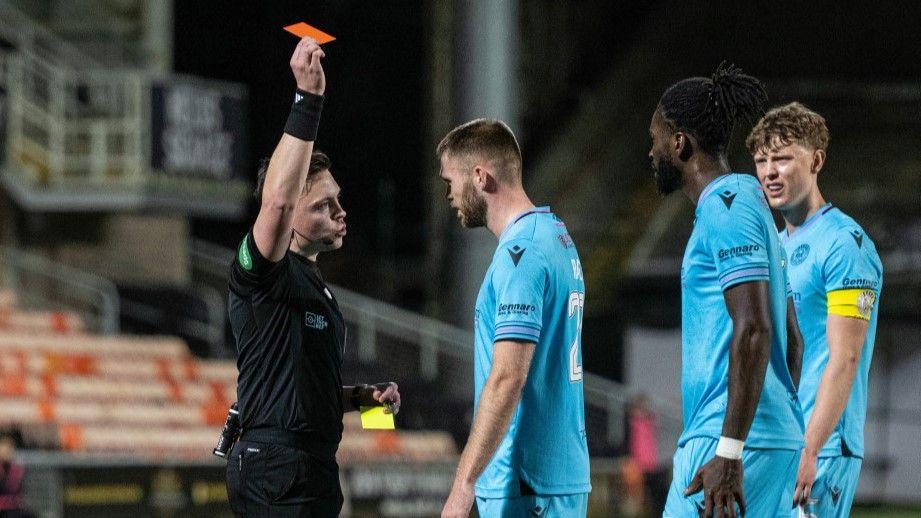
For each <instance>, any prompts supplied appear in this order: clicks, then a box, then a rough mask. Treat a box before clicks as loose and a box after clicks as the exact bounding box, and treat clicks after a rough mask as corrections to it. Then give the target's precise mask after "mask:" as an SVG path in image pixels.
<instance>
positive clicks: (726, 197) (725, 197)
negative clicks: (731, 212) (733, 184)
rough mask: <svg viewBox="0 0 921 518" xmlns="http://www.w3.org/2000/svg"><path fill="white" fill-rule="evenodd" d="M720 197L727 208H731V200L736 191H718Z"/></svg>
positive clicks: (734, 197)
mask: <svg viewBox="0 0 921 518" xmlns="http://www.w3.org/2000/svg"><path fill="white" fill-rule="evenodd" d="M720 199H721V200H723V203H725V204H726V208H727V209H729V208H732V200H734V199H736V193H734V192H730V191H723V192H721V193H720Z"/></svg>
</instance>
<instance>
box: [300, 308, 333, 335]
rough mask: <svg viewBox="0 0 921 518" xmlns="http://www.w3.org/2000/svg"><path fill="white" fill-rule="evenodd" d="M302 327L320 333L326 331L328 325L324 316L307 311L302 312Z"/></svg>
mask: <svg viewBox="0 0 921 518" xmlns="http://www.w3.org/2000/svg"><path fill="white" fill-rule="evenodd" d="M304 325H305V326H307V327H309V328H312V329H316V330H318V331H322V330H324V329H326V326H328V325H329V322H328V321H327V320H326V317H325V316H324V315H318V314H316V313H311V312H309V311H305V312H304Z"/></svg>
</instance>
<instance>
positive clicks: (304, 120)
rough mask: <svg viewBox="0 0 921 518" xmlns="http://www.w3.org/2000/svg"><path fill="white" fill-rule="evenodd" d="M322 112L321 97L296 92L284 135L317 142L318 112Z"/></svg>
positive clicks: (299, 91)
mask: <svg viewBox="0 0 921 518" xmlns="http://www.w3.org/2000/svg"><path fill="white" fill-rule="evenodd" d="M322 111H323V96H322V95H316V94H312V93H310V92H305V91H303V90H298V91H297V93H296V94H295V95H294V105H292V106H291V113H289V114H288V122H287V123H286V124H285V133H287V134H288V135H291V136H292V137H295V138H299V139H301V140H308V141H315V140H317V130H318V129H319V127H320V112H322Z"/></svg>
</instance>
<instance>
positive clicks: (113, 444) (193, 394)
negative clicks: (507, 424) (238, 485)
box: [0, 291, 457, 463]
mask: <svg viewBox="0 0 921 518" xmlns="http://www.w3.org/2000/svg"><path fill="white" fill-rule="evenodd" d="M0 311H2V313H3V315H5V318H4V320H2V321H0V322H2V325H0V427H2V428H15V429H18V430H19V431H20V432H21V434H22V436H23V437H24V440H25V441H26V442H27V443H31V444H33V445H36V446H43V447H45V448H56V449H61V450H66V451H71V452H75V453H82V454H115V455H125V456H132V457H154V458H186V459H194V458H203V457H204V458H207V456H209V455H210V451H211V448H212V447H213V445H214V442H215V440H216V438H217V433H218V431H219V430H220V427H221V425H222V424H223V422H224V419H225V418H226V412H227V408H228V406H229V405H230V403H231V402H233V401H234V399H235V390H236V366H235V365H234V363H233V362H232V361H226V360H218V361H214V360H200V359H197V358H194V357H193V356H192V355H191V354H190V352H189V350H188V348H187V347H186V344H185V343H184V342H183V341H182V340H179V339H177V338H174V337H165V336H164V337H156V336H154V337H150V336H144V337H140V336H130V335H114V336H101V335H98V334H92V333H86V332H83V329H84V327H83V325H82V322H81V321H80V319H79V318H78V317H77V316H75V315H73V314H70V313H67V312H62V311H35V310H28V309H23V308H21V307H19V306H18V305H17V302H16V296H15V294H13V293H11V292H10V291H3V292H0ZM14 317H15V318H14ZM456 454H457V450H456V447H455V444H454V440H453V439H452V437H451V435H449V434H448V433H446V432H443V431H413V430H407V431H404V430H399V431H386V432H378V431H374V432H372V431H364V430H362V429H361V426H360V423H359V422H358V416H357V414H349V415H348V416H347V419H346V423H345V432H344V437H343V441H342V447H341V448H340V461H341V462H343V463H348V462H350V461H353V460H362V461H365V460H380V459H388V458H408V459H412V460H434V459H442V458H451V457H453V456H456Z"/></svg>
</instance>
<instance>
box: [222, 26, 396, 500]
mask: <svg viewBox="0 0 921 518" xmlns="http://www.w3.org/2000/svg"><path fill="white" fill-rule="evenodd" d="M323 57H324V53H323V51H322V50H320V47H319V45H317V43H316V42H315V41H314V40H312V39H310V38H304V39H303V40H301V42H300V43H299V44H298V45H297V48H296V49H295V50H294V54H293V55H292V57H291V69H292V71H293V72H294V77H295V79H296V81H297V89H298V90H297V94H296V95H295V103H294V106H293V107H292V108H291V114H290V116H289V117H288V123H287V125H286V126H285V132H284V134H283V135H282V137H281V140H280V141H279V143H278V146H277V147H276V148H275V152H274V153H273V154H272V158H271V160H270V161H269V163H268V165H267V166H264V167H263V169H262V170H261V171H260V173H259V180H258V186H257V189H256V197H257V198H258V199H260V201H261V208H260V210H259V215H258V216H257V217H256V222H255V224H254V225H253V227H252V229H251V230H250V231H249V233H248V234H247V235H246V237H245V238H244V239H243V242H242V243H241V244H240V248H239V250H238V252H237V256H236V257H235V259H234V261H233V265H232V267H231V273H230V283H229V284H230V294H229V303H228V312H229V314H230V323H231V327H232V328H233V333H234V338H235V339H236V342H237V368H238V369H239V376H238V378H237V397H238V398H239V401H238V408H239V412H240V425H241V428H242V429H243V434H242V437H241V438H240V442H238V443H237V444H236V445H235V446H234V447H233V449H232V451H231V452H230V455H229V456H228V463H227V493H228V497H229V500H230V505H231V508H232V509H233V512H234V514H235V515H237V516H247V517H254V516H310V517H314V518H318V517H334V516H338V514H339V510H340V509H341V507H342V504H343V497H342V491H341V488H340V487H339V467H338V465H337V464H336V450H337V449H338V447H339V442H340V440H341V439H342V414H343V412H345V411H349V410H357V409H358V407H359V406H379V405H383V404H385V403H386V404H388V406H389V410H390V411H392V412H396V411H397V410H398V409H399V404H400V394H399V392H398V390H397V386H396V384H395V383H382V384H378V385H375V386H368V385H358V386H354V387H353V386H345V387H344V386H342V373H341V367H342V354H343V350H344V347H345V333H346V328H345V323H344V321H343V319H342V314H341V313H340V312H339V306H338V304H337V303H336V298H335V297H334V296H333V294H332V292H331V291H330V290H329V288H328V287H327V286H326V283H325V282H324V281H323V277H322V275H320V269H319V267H318V266H317V263H316V261H317V256H318V255H319V254H320V253H322V252H328V251H331V250H336V249H338V248H339V247H341V246H342V239H343V237H344V236H345V232H346V226H345V210H343V208H342V206H341V205H340V204H339V186H338V185H337V184H336V181H335V179H334V178H333V176H332V174H331V173H330V167H331V165H330V161H329V158H328V157H327V156H326V155H324V154H323V153H320V152H317V151H314V149H313V142H314V140H316V135H317V127H318V125H319V121H320V111H321V109H322V104H323V92H324V90H325V87H326V78H325V75H324V73H323V67H322V65H321V63H320V60H321V59H322V58H323Z"/></svg>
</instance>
